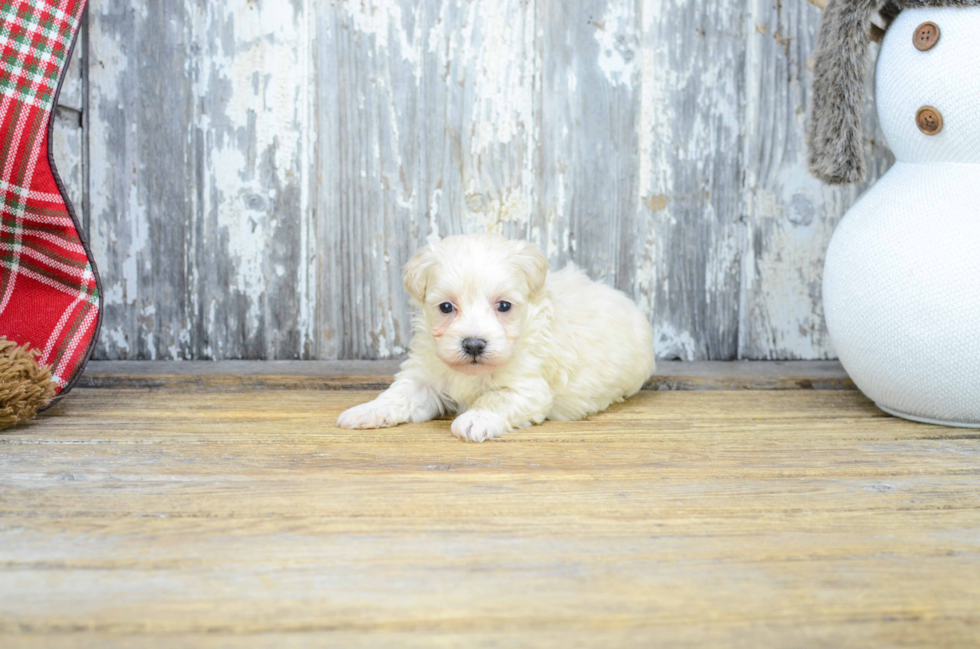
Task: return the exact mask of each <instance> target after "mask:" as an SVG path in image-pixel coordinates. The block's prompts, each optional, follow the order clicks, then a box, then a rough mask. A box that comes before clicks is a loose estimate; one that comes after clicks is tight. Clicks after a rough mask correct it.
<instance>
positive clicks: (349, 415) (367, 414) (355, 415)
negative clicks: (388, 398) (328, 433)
mask: <svg viewBox="0 0 980 649" xmlns="http://www.w3.org/2000/svg"><path fill="white" fill-rule="evenodd" d="M399 423H401V422H399V421H398V420H397V418H396V417H395V416H394V413H393V412H392V409H391V406H390V405H388V404H384V403H378V402H377V401H369V402H368V403H362V404H361V405H359V406H354V407H353V408H350V409H349V410H345V411H344V412H342V413H341V414H340V416H339V417H337V425H338V426H340V427H341V428H354V429H365V428H388V427H390V426H396V425H398V424H399Z"/></svg>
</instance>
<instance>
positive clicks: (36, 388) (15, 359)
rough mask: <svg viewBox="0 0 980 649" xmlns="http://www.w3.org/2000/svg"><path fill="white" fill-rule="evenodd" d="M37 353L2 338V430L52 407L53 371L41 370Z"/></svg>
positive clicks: (0, 358) (0, 403)
mask: <svg viewBox="0 0 980 649" xmlns="http://www.w3.org/2000/svg"><path fill="white" fill-rule="evenodd" d="M39 355H40V354H39V353H38V352H37V351H32V350H29V349H28V347H27V345H24V346H23V347H18V346H17V343H15V342H13V341H11V340H7V339H6V338H3V337H0V430H2V429H4V428H9V427H11V426H16V425H17V424H19V423H21V422H25V421H28V420H30V419H33V418H34V417H35V415H37V411H38V409H40V408H43V407H44V406H46V405H48V404H49V403H51V399H53V398H54V386H53V385H52V383H51V369H50V368H49V367H38V365H37V360H36V358H37V356H39Z"/></svg>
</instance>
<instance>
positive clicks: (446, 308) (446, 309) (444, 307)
mask: <svg viewBox="0 0 980 649" xmlns="http://www.w3.org/2000/svg"><path fill="white" fill-rule="evenodd" d="M439 310H440V311H442V312H443V313H445V314H447V315H448V314H450V313H452V312H453V310H454V309H453V305H452V304H450V303H449V302H443V303H442V304H440V305H439Z"/></svg>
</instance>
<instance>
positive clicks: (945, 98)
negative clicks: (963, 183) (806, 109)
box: [807, 0, 980, 184]
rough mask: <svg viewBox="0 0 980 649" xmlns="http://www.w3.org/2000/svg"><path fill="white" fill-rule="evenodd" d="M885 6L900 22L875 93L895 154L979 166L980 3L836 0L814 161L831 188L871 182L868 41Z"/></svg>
mask: <svg viewBox="0 0 980 649" xmlns="http://www.w3.org/2000/svg"><path fill="white" fill-rule="evenodd" d="M930 5H931V6H930ZM882 6H884V7H886V8H888V11H883V13H888V15H887V16H885V17H886V19H892V18H894V20H893V21H891V25H890V26H889V28H888V31H887V34H886V35H885V37H884V41H883V43H882V47H881V51H880V53H879V55H878V71H877V77H876V89H875V93H876V95H877V101H878V113H879V118H880V121H881V126H882V129H883V130H884V133H885V137H886V139H887V141H888V144H889V145H890V146H891V148H892V150H893V151H894V153H895V156H896V158H898V159H899V160H904V161H909V162H929V161H948V162H980V159H978V158H980V111H978V108H980V106H978V104H980V72H978V70H980V65H978V64H980V37H978V36H977V34H980V31H978V28H980V0H888V2H885V0H829V1H828V3H827V7H826V10H825V13H824V17H823V21H822V23H821V25H820V34H819V36H818V38H817V47H816V51H815V52H814V59H813V60H814V79H813V99H812V102H811V106H812V112H811V115H810V125H809V152H808V161H807V162H808V165H809V168H810V171H811V172H812V173H813V174H814V175H815V176H817V177H818V178H820V179H821V180H823V181H824V182H827V183H831V184H841V183H852V182H859V181H861V180H863V178H864V176H865V165H864V145H865V141H866V138H865V136H864V133H863V132H862V129H861V112H862V109H863V106H864V87H865V78H866V61H867V50H868V44H869V38H868V35H869V32H870V29H871V26H872V23H871V17H872V14H873V13H874V12H875V10H876V9H878V8H880V7H882ZM923 6H927V7H928V8H921V7H923ZM899 10H901V11H899ZM896 13H897V17H896ZM886 22H887V20H886ZM974 115H978V117H977V118H974Z"/></svg>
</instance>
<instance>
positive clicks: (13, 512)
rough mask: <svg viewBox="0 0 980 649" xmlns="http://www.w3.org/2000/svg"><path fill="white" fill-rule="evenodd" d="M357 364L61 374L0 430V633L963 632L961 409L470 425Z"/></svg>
mask: <svg viewBox="0 0 980 649" xmlns="http://www.w3.org/2000/svg"><path fill="white" fill-rule="evenodd" d="M373 394H374V393H372V392H366V391H353V390H333V391H331V390H310V389H293V390H269V389H255V388H252V389H247V388H241V387H234V386H233V387H221V385H218V384H212V385H211V387H209V388H208V389H196V390H187V389H179V388H178V387H174V383H173V382H172V383H171V387H169V388H166V389H160V388H156V389H79V390H77V391H76V392H75V393H73V394H72V395H71V396H70V397H69V398H68V399H66V400H65V401H64V402H62V403H61V404H59V405H58V406H57V407H56V408H54V409H53V410H52V411H50V412H48V413H46V414H45V415H44V416H42V418H41V419H40V420H39V421H37V422H35V423H34V424H32V425H30V426H27V427H24V428H19V429H16V430H14V431H12V432H10V431H8V432H6V433H2V434H0V647H4V648H10V647H47V646H70V647H100V648H101V647H129V646H139V647H196V646H200V647H226V646H227V647H276V648H277V649H281V648H283V647H302V646H327V645H329V646H342V647H348V646H387V647H403V646H420V647H437V646H462V647H509V646H527V647H588V646H603V647H607V648H608V647H621V646H637V647H650V646H667V647H709V646H744V647H834V648H837V647H849V646H868V647H886V646H902V647H905V646H921V647H939V646H963V647H967V646H976V645H977V643H978V641H980V435H978V434H977V433H976V432H972V433H971V432H969V431H961V430H953V429H944V428H938V427H932V426H924V425H918V424H912V423H908V422H904V421H900V420H897V419H892V418H890V417H887V416H885V415H883V414H882V413H880V412H879V411H877V410H876V409H875V408H874V407H873V406H872V405H871V404H870V403H869V402H868V401H867V400H865V399H864V398H863V397H862V396H861V395H860V393H858V392H855V391H847V390H838V391H814V390H783V391H713V392H666V391H648V392H644V393H642V394H641V395H639V396H638V397H636V398H634V399H633V400H631V401H629V402H627V403H626V404H623V405H620V406H616V407H614V408H612V409H611V410H610V411H609V412H607V413H604V414H602V415H599V416H597V417H594V418H593V419H591V420H589V421H585V422H578V423H547V424H545V425H543V426H540V427H536V428H533V429H529V430H523V431H519V432H516V433H514V434H512V435H510V436H508V437H506V438H505V439H504V440H502V441H500V442H494V443H487V444H483V445H474V444H465V443H461V442H458V441H456V440H455V439H454V438H452V437H451V436H450V433H449V422H448V421H437V422H433V423H430V424H425V425H410V426H402V427H399V428H396V429H392V430H385V431H370V432H350V431H342V430H338V429H337V428H335V427H334V426H333V421H334V419H335V417H336V416H337V414H338V413H339V412H340V411H341V410H342V409H343V408H346V407H348V406H351V405H354V404H356V403H359V402H361V401H363V400H365V399H367V398H369V397H371V396H372V395H373Z"/></svg>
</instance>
